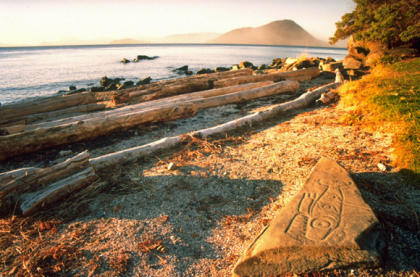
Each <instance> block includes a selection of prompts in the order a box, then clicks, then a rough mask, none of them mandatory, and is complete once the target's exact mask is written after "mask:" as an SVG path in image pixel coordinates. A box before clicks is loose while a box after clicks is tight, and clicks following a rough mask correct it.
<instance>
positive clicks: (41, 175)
mask: <svg viewBox="0 0 420 277" xmlns="http://www.w3.org/2000/svg"><path fill="white" fill-rule="evenodd" d="M89 158H90V156H89V153H88V152H87V151H84V152H82V153H80V154H78V155H76V156H74V157H72V158H69V159H67V160H65V161H64V162H62V163H58V164H56V165H53V166H51V167H47V168H33V167H31V168H22V169H18V170H13V171H9V172H5V173H2V174H0V213H1V214H5V213H7V212H9V211H10V209H11V207H14V206H15V203H21V205H20V207H21V211H22V212H23V214H24V215H28V214H30V213H32V212H34V211H36V210H38V209H39V208H42V207H43V206H44V205H45V204H49V203H52V202H54V201H57V200H60V199H61V198H63V197H65V196H67V195H69V194H71V193H72V192H73V191H75V190H78V189H80V188H82V187H83V186H86V185H88V184H89V183H92V182H93V181H95V180H96V179H97V178H98V177H97V176H96V173H95V171H94V169H93V168H92V167H91V166H90V164H89Z"/></svg>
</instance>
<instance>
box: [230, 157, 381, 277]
mask: <svg viewBox="0 0 420 277" xmlns="http://www.w3.org/2000/svg"><path fill="white" fill-rule="evenodd" d="M377 225H378V219H377V218H376V216H375V215H374V213H373V211H372V210H371V208H370V207H369V206H368V205H367V204H366V203H365V202H364V200H363V199H362V196H361V194H360V191H359V190H358V188H357V186H356V185H355V183H354V182H353V180H352V179H351V177H350V176H349V174H348V173H347V172H346V170H345V169H343V168H342V167H340V166H339V165H338V164H337V163H336V162H335V161H333V160H330V159H327V158H321V160H320V161H319V162H318V163H317V165H316V166H315V167H314V169H313V170H312V173H311V175H310V176H309V178H308V180H307V181H306V183H305V185H304V186H303V188H302V191H300V192H299V193H298V194H297V195H296V197H295V198H293V200H292V201H291V202H290V203H289V205H287V206H286V207H285V208H283V209H282V210H281V211H280V212H279V214H278V215H277V216H276V217H275V218H274V219H273V221H272V223H271V224H270V225H269V226H267V227H266V228H265V229H264V230H263V231H262V233H261V234H260V235H259V236H258V237H257V238H256V239H255V241H254V242H253V243H252V244H251V245H250V246H249V248H248V249H247V250H246V251H245V253H244V255H243V256H242V258H241V259H240V260H239V261H238V263H237V264H236V266H235V268H234V270H233V276H271V275H277V274H284V273H287V272H294V273H303V272H311V271H319V270H323V269H331V268H340V267H347V266H376V265H378V264H379V254H378V252H377V249H376V246H377V244H378V241H379V239H378V237H379V231H378V228H377Z"/></svg>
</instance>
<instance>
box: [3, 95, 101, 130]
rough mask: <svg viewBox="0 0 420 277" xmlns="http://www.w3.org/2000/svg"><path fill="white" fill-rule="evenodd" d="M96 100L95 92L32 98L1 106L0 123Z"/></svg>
mask: <svg viewBox="0 0 420 277" xmlns="http://www.w3.org/2000/svg"><path fill="white" fill-rule="evenodd" d="M95 102H96V98H95V95H94V94H92V93H88V92H84V93H76V94H72V95H60V96H50V97H40V98H37V99H34V100H32V99H30V100H26V101H20V102H18V103H14V104H6V105H2V106H1V107H0V124H5V123H8V122H11V121H16V120H20V119H21V117H23V116H26V115H30V114H37V113H44V112H50V111H56V110H60V109H65V108H68V107H72V106H78V105H85V104H90V103H95Z"/></svg>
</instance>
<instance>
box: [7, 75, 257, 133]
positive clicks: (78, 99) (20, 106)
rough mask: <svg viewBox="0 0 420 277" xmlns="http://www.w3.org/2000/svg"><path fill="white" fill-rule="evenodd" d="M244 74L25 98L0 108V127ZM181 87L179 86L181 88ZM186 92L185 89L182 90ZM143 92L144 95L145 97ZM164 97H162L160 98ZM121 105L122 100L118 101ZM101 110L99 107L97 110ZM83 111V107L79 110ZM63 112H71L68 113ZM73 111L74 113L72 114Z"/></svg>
mask: <svg viewBox="0 0 420 277" xmlns="http://www.w3.org/2000/svg"><path fill="white" fill-rule="evenodd" d="M245 75H252V70H251V69H243V70H237V71H226V72H219V73H211V74H203V75H195V76H189V77H185V78H179V79H171V80H163V81H159V82H154V83H151V84H147V85H141V86H138V87H135V88H131V89H125V90H121V91H104V92H94V93H91V92H82V93H75V94H71V95H53V96H48V97H37V98H35V99H28V100H23V101H19V102H17V103H11V104H6V105H2V106H1V107H0V125H3V126H4V125H5V124H8V123H11V124H9V125H17V124H16V123H15V122H17V121H22V120H24V121H25V123H26V120H27V118H26V117H27V116H29V115H34V117H32V118H29V122H31V119H32V120H33V119H36V118H38V117H42V118H45V117H43V116H42V115H41V114H42V113H48V112H52V111H59V110H62V109H68V108H71V107H75V109H76V110H77V107H78V106H83V105H88V104H92V103H96V102H102V101H110V100H112V99H113V98H115V99H118V98H119V97H122V98H124V97H127V94H129V93H132V92H135V91H143V92H145V91H147V93H154V92H156V91H158V90H162V89H166V88H167V87H170V86H174V87H177V86H178V89H179V90H180V91H176V89H174V88H173V89H172V90H175V92H174V93H175V94H179V93H186V92H191V91H194V89H198V90H204V89H209V88H212V87H213V86H212V82H213V81H214V80H217V79H219V78H230V77H237V76H245ZM198 82H201V88H200V87H197V86H198V85H197V83H198ZM188 83H191V86H190V90H188V89H186V88H188ZM181 85H183V86H181ZM185 89H186V90H185ZM147 93H146V94H147ZM168 93H169V91H168V92H167V93H166V94H165V93H164V92H163V93H162V95H168ZM162 97H164V96H162ZM122 102H124V101H122ZM100 107H101V106H86V107H85V109H87V110H89V111H91V110H92V109H99V108H100ZM101 108H102V107H101ZM80 110H83V108H80ZM67 112H71V110H68V111H67ZM75 112H77V111H75Z"/></svg>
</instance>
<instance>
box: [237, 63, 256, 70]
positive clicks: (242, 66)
mask: <svg viewBox="0 0 420 277" xmlns="http://www.w3.org/2000/svg"><path fill="white" fill-rule="evenodd" d="M239 68H240V69H242V68H254V65H253V64H252V63H251V62H249V61H242V62H241V63H240V64H239Z"/></svg>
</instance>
